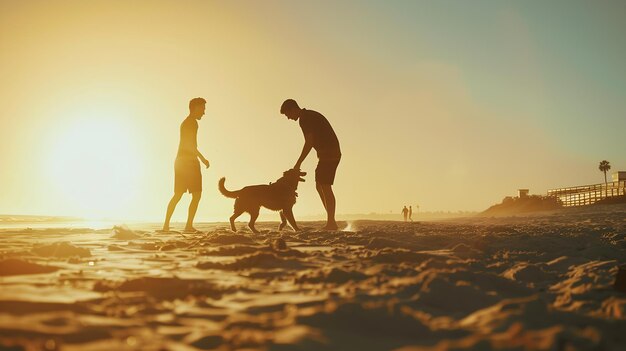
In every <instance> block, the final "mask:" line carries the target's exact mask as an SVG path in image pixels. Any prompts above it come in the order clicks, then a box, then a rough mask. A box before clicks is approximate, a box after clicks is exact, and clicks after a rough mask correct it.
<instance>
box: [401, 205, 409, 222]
mask: <svg viewBox="0 0 626 351" xmlns="http://www.w3.org/2000/svg"><path fill="white" fill-rule="evenodd" d="M408 214H409V210H408V209H407V208H406V206H404V208H403V209H402V215H403V216H404V221H405V222H406V216H407V215H408Z"/></svg>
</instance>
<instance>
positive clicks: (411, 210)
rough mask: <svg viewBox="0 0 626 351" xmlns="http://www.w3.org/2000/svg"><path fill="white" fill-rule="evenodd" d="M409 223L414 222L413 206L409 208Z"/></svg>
mask: <svg viewBox="0 0 626 351" xmlns="http://www.w3.org/2000/svg"><path fill="white" fill-rule="evenodd" d="M409 221H411V222H413V206H409Z"/></svg>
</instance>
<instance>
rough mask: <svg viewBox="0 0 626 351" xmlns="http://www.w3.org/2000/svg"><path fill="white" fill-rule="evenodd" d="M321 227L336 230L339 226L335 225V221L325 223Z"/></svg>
mask: <svg viewBox="0 0 626 351" xmlns="http://www.w3.org/2000/svg"><path fill="white" fill-rule="evenodd" d="M322 229H323V230H337V229H339V227H338V226H337V223H326V226H325V227H324V228H322Z"/></svg>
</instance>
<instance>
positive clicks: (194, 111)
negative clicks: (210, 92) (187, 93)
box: [189, 97, 206, 120]
mask: <svg viewBox="0 0 626 351" xmlns="http://www.w3.org/2000/svg"><path fill="white" fill-rule="evenodd" d="M205 106H206V100H204V99H203V98H201V97H197V98H193V99H191V100H190V101H189V116H190V117H193V118H195V119H197V120H199V119H201V118H202V116H204V109H205Z"/></svg>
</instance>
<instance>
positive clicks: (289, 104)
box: [280, 99, 300, 114]
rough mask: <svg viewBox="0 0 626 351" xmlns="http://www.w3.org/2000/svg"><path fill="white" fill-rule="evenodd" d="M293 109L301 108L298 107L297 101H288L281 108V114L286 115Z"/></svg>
mask: <svg viewBox="0 0 626 351" xmlns="http://www.w3.org/2000/svg"><path fill="white" fill-rule="evenodd" d="M293 108H300V106H298V103H297V102H296V100H294V99H287V100H285V102H283V104H282V105H281V106H280V113H282V114H285V112H286V111H287V110H291V109H293Z"/></svg>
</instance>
